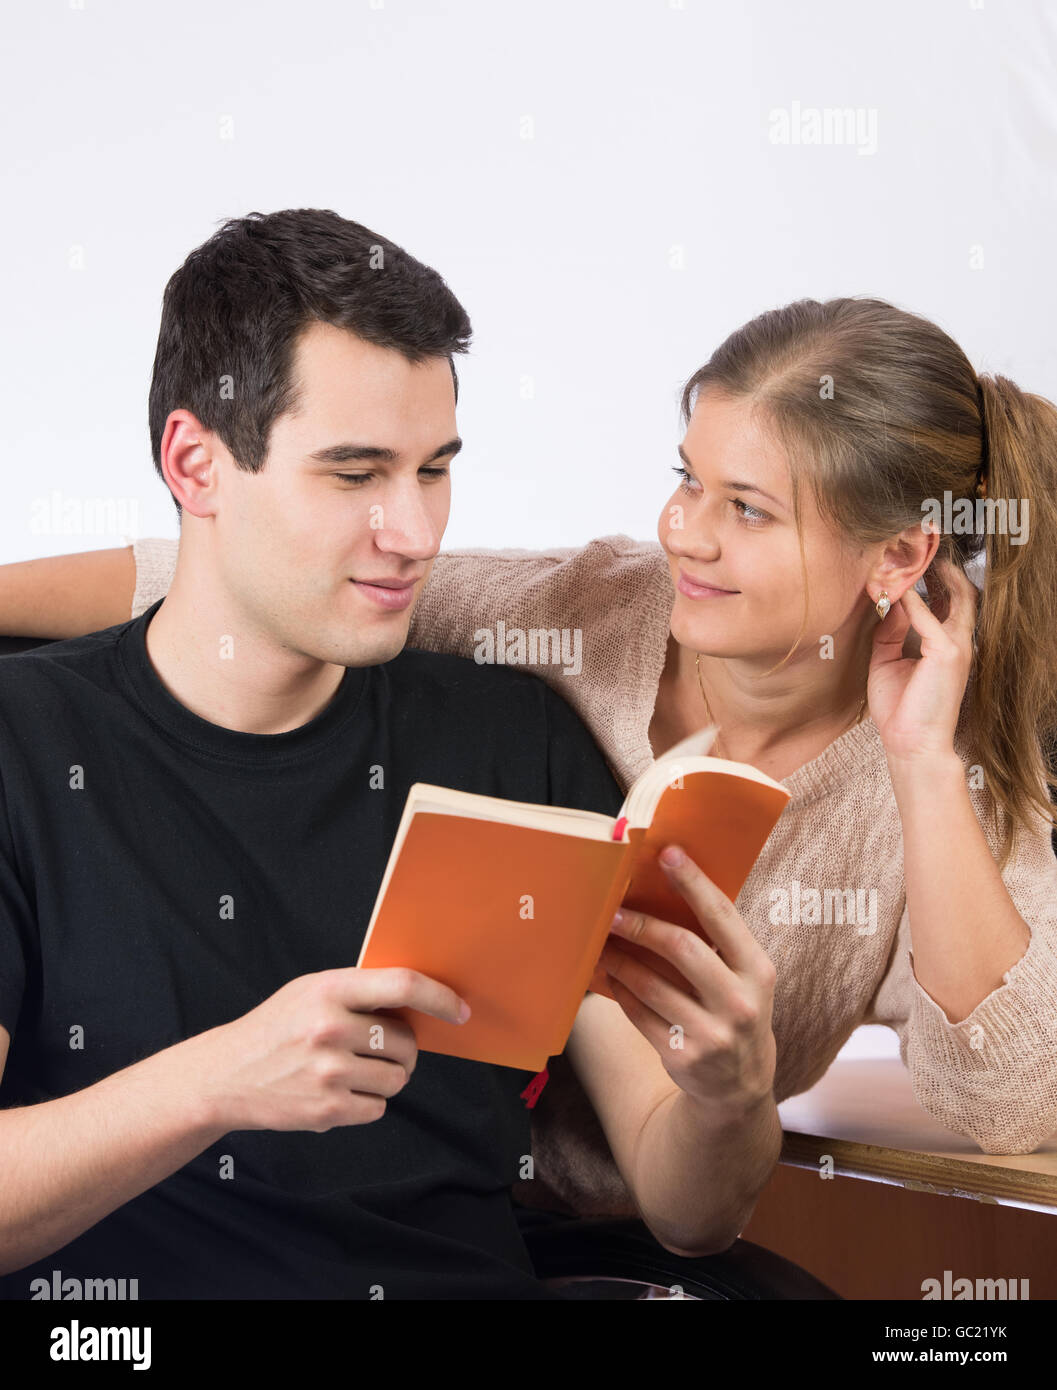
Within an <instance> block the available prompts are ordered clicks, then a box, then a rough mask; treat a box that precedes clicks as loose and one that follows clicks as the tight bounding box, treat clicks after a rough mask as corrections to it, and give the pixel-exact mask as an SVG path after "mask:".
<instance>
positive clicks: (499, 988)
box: [356, 725, 790, 1072]
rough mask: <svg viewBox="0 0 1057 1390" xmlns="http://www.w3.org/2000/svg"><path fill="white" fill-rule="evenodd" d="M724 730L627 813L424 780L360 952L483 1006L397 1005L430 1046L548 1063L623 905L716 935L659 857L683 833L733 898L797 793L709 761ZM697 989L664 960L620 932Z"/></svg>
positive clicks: (667, 767)
mask: <svg viewBox="0 0 1057 1390" xmlns="http://www.w3.org/2000/svg"><path fill="white" fill-rule="evenodd" d="M716 733H717V728H716V726H715V725H710V726H709V727H708V728H706V729H702V730H701V731H700V732H698V733H696V734H693V735H691V737H690V738H688V739H684V740H683V741H682V742H681V743H679V744H677V745H676V746H675V747H674V748H671V749H669V751H668V752H667V753H665V754H664V756H663V757H661V758H659V759H658V760H657V761H656V762H655V763H653V764H651V766H650V767H648V768H647V769H646V770H645V771H644V772H643V773H642V774H641V775H640V776H639V777H637V778H636V780H635V781H634V782H633V783H632V785H631V787H630V788H629V789H628V794H627V796H626V798H625V800H624V804H623V806H622V807H621V811H620V815H619V816H617V817H615V818H614V817H612V816H605V815H600V814H599V813H598V812H595V811H578V810H573V809H570V808H568V807H564V806H543V805H536V804H534V803H531V802H522V801H507V800H504V799H502V798H500V797H494V796H478V795H476V794H474V793H471V792H460V791H452V790H450V789H448V788H445V787H435V786H431V785H429V784H428V783H424V782H416V783H415V784H414V785H413V786H412V787H411V789H410V790H409V792H408V795H407V802H406V803H405V806H404V814H403V816H402V818H401V821H400V825H399V827H398V829H397V833H396V838H395V840H394V841H393V848H392V851H391V853H390V855H389V862H388V864H387V865H386V870H385V875H384V877H383V879H382V883H381V887H380V888H379V890H378V896H377V899H376V901H375V904H374V911H373V912H372V913H371V920H370V922H369V923H368V925H367V933H366V936H365V937H364V942H363V947H362V949H361V951H360V956H359V959H358V961H357V962H356V964H357V965H358V966H360V967H363V968H371V969H374V968H379V967H385V966H394V965H400V966H407V967H410V968H412V969H414V970H419V971H421V972H422V973H423V974H426V975H430V976H432V977H433V978H434V979H436V980H440V981H441V982H442V983H444V984H446V985H450V987H451V988H452V989H453V990H455V992H456V993H457V994H458V995H460V996H461V997H462V998H463V999H465V1000H466V1002H467V1003H468V1004H469V1005H470V1008H471V1009H472V1010H473V1012H472V1014H471V1016H470V1018H469V1019H468V1020H467V1022H466V1023H463V1024H456V1023H448V1022H446V1021H445V1020H444V1019H439V1018H434V1017H433V1016H432V1015H431V1014H425V1013H422V1012H421V1011H420V1010H417V1009H410V1008H400V1009H393V1010H391V1011H387V1012H391V1013H392V1014H393V1015H394V1016H397V1017H400V1018H403V1019H404V1020H405V1021H406V1022H407V1023H408V1024H409V1025H410V1026H411V1028H412V1029H413V1031H414V1033H415V1038H416V1041H417V1043H418V1046H419V1049H420V1050H422V1051H424V1052H441V1053H445V1054H446V1055H448V1056H450V1057H464V1058H468V1059H471V1060H474V1061H480V1062H494V1063H497V1064H499V1065H500V1066H507V1067H518V1068H522V1069H524V1070H527V1071H536V1072H538V1071H540V1070H541V1069H542V1068H543V1067H544V1066H546V1063H547V1058H548V1057H553V1056H556V1055H557V1054H558V1053H560V1052H561V1051H562V1050H563V1049H564V1047H565V1044H566V1042H567V1041H568V1038H569V1034H570V1033H571V1032H572V1027H573V1023H574V1022H575V1020H576V1014H577V1010H578V1009H579V1007H580V1004H581V1002H582V1000H583V997H584V994H585V993H586V992H587V990H588V989H592V990H594V991H595V992H596V993H599V994H606V995H608V996H609V997H610V998H612V997H613V996H612V994H610V992H609V990H608V989H607V988H606V985H605V972H604V971H603V970H602V969H601V967H599V968H598V969H596V966H598V958H599V956H600V955H601V953H602V948H603V947H604V946H605V944H606V938H607V936H608V935H609V928H610V924H611V921H612V917H613V914H614V912H615V911H616V910H617V908H618V907H619V906H620V905H621V903H625V905H626V906H627V907H629V908H631V909H634V910H636V911H642V912H648V913H650V914H652V915H653V916H655V917H660V918H663V919H664V920H665V921H668V922H675V923H677V924H678V925H679V926H684V927H689V928H690V929H691V930H693V931H696V932H697V933H698V935H700V936H703V937H704V939H705V940H707V939H708V938H707V936H706V935H705V933H704V932H703V930H702V928H701V925H700V923H699V922H698V920H697V917H696V916H695V915H694V913H693V911H692V910H691V909H690V906H689V904H688V903H687V902H686V900H685V899H684V898H683V897H682V896H681V894H679V893H677V892H675V891H674V890H673V889H672V888H671V887H670V886H669V884H668V880H667V878H666V876H665V872H664V870H663V868H661V866H660V864H658V863H657V856H658V854H660V852H661V850H662V849H663V848H664V847H665V845H668V844H672V843H675V844H679V845H682V847H683V848H684V849H685V850H686V852H687V854H689V856H690V858H691V859H693V860H694V861H695V862H696V863H697V864H698V865H699V866H700V867H701V869H702V870H703V871H704V872H705V873H706V874H707V875H708V877H709V878H710V879H712V881H713V882H714V883H716V884H717V885H718V887H719V888H720V889H721V890H722V891H723V892H724V893H725V894H726V895H727V897H728V898H730V899H731V901H733V900H734V899H735V898H736V897H737V895H738V893H739V891H740V890H741V885H742V884H743V883H744V881H745V879H746V878H747V877H748V874H749V870H750V869H751V868H752V866H753V863H754V862H755V860H756V858H757V856H758V855H759V853H760V850H761V849H762V848H763V846H764V843H765V842H766V840H767V838H768V836H769V835H770V833H771V831H772V829H773V828H774V825H775V823H776V822H777V820H778V817H779V816H780V815H781V813H782V811H783V810H784V808H785V805H786V802H787V801H788V800H789V796H790V793H789V792H788V791H787V790H786V789H785V787H783V786H782V785H781V783H780V782H775V781H773V780H772V779H771V778H770V777H767V776H765V775H764V774H763V773H762V772H758V771H757V770H756V769H755V768H753V767H750V766H749V765H748V764H746V763H736V762H728V761H727V760H726V759H723V758H710V757H707V756H706V754H707V753H708V750H709V749H710V748H711V747H712V742H713V740H714V738H715V736H716ZM619 940H620V944H621V946H622V947H623V948H624V949H626V950H631V951H632V953H638V954H641V955H642V957H643V959H647V960H648V961H649V964H650V965H651V966H652V967H653V968H654V969H655V970H657V971H658V972H659V973H662V974H664V975H666V976H667V977H668V978H669V979H671V980H673V981H674V982H676V983H678V984H681V986H682V988H683V989H684V990H687V989H688V988H689V986H688V985H687V983H686V981H685V980H684V979H683V977H682V976H681V975H680V974H679V972H678V971H677V970H675V968H674V966H671V965H670V964H669V963H668V962H667V961H666V960H664V959H663V958H662V957H661V956H659V955H657V954H656V953H655V952H653V951H647V950H646V949H645V948H644V947H638V946H636V945H634V943H629V942H628V941H627V940H626V938H623V937H621V938H619Z"/></svg>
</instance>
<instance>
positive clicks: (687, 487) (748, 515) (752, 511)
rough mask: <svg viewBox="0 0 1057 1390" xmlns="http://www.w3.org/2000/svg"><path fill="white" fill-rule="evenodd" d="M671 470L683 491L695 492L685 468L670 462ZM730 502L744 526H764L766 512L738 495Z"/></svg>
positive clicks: (766, 518) (695, 489)
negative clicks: (751, 505)
mask: <svg viewBox="0 0 1057 1390" xmlns="http://www.w3.org/2000/svg"><path fill="white" fill-rule="evenodd" d="M672 472H673V473H678V474H679V476H680V478H681V479H682V483H681V484H680V486H681V488H682V490H683V492H690V493H692V492H696V491H697V488H696V486H691V484H692V483H693V482H694V480H693V478H691V476H690V474H689V473H688V472H687V471H686V469H685V468H680V467H679V465H678V464H672ZM731 502H732V503H733V505H734V507H735V508H737V510H738V515H739V517H740V518H741V520H742V521H743V522H744V523H745V525H746V526H766V524H767V522H769V521H770V519H771V518H770V517H769V516H768V515H767V513H766V512H761V511H759V510H758V509H757V508H756V507H750V506H749V504H748V503H747V502H743V501H742V500H741V498H740V497H732V498H731Z"/></svg>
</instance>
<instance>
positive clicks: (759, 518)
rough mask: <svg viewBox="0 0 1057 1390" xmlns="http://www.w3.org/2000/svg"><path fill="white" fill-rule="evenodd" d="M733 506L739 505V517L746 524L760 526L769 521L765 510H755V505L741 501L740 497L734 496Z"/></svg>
mask: <svg viewBox="0 0 1057 1390" xmlns="http://www.w3.org/2000/svg"><path fill="white" fill-rule="evenodd" d="M734 505H735V507H741V508H743V509H744V510H743V511H742V512H741V519H742V520H743V521H744V522H745V524H746V525H747V526H762V525H763V524H764V522H767V521H770V519H771V518H770V517H769V516H768V515H767V513H766V512H760V511H757V510H756V508H755V507H750V506H749V504H748V503H747V502H743V501H742V500H741V498H740V497H735V498H734Z"/></svg>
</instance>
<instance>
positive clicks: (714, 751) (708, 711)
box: [694, 652, 869, 758]
mask: <svg viewBox="0 0 1057 1390" xmlns="http://www.w3.org/2000/svg"><path fill="white" fill-rule="evenodd" d="M694 666H695V668H696V670H697V684H698V688H699V689H700V691H701V699H702V700H703V701H704V702H705V713H706V714H707V715H708V722H709V723H710V724H714V723H715V722H716V721H715V720H714V719H713V717H712V711H711V709H710V708H709V704H708V696H707V695H706V694H705V686H704V682H703V681H702V679H701V653H700V652H698V654H697V656H695V657H694ZM868 698H869V692H867V694H866V695H864V696H863V697H862V704H861V705H860V706H859V714H858V718H856V719H853V720H852V722H851V723H850V724H849V725H848V727H847V728H846V729H842V730H841V731H840V733H839V734H838V735H837V737H838V738H843V736H844V735H845V734H846V733H847V732H848V729H851V728H853V727H854V726H855V725H856V724H861V723H862V720H863V715H864V714H865V713H866V701H867V699H868ZM712 754H713V756H714V757H717V758H721V757H722V756H723V754H722V753H721V752H720V751H719V738H718V736H717V738H716V740H715V742H714V743H713V744H712Z"/></svg>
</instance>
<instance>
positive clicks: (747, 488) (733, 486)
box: [676, 444, 785, 511]
mask: <svg viewBox="0 0 1057 1390" xmlns="http://www.w3.org/2000/svg"><path fill="white" fill-rule="evenodd" d="M676 448H677V449H678V450H679V457H680V458H681V459H682V461H683V462H684V463H685V464H686V465H687V466H688V467H689V468H693V466H694V465H693V464H692V463H691V462H690V460H689V459H688V458H687V456H686V454H685V453H684V452H683V446H682V445H681V444H677V445H676ZM720 487H729V488H730V490H731V491H732V492H758V493H759V494H760V496H761V497H766V498H767V500H768V501H769V502H773V503H774V504H775V506H776V507H781V508H782V510H783V511H784V510H785V503H784V502H779V500H778V498H777V497H772V496H771V494H770V493H769V492H764V490H763V488H762V487H757V486H756V484H755V483H735V482H732V481H730V479H726V480H725V481H723V482H721V483H720Z"/></svg>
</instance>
